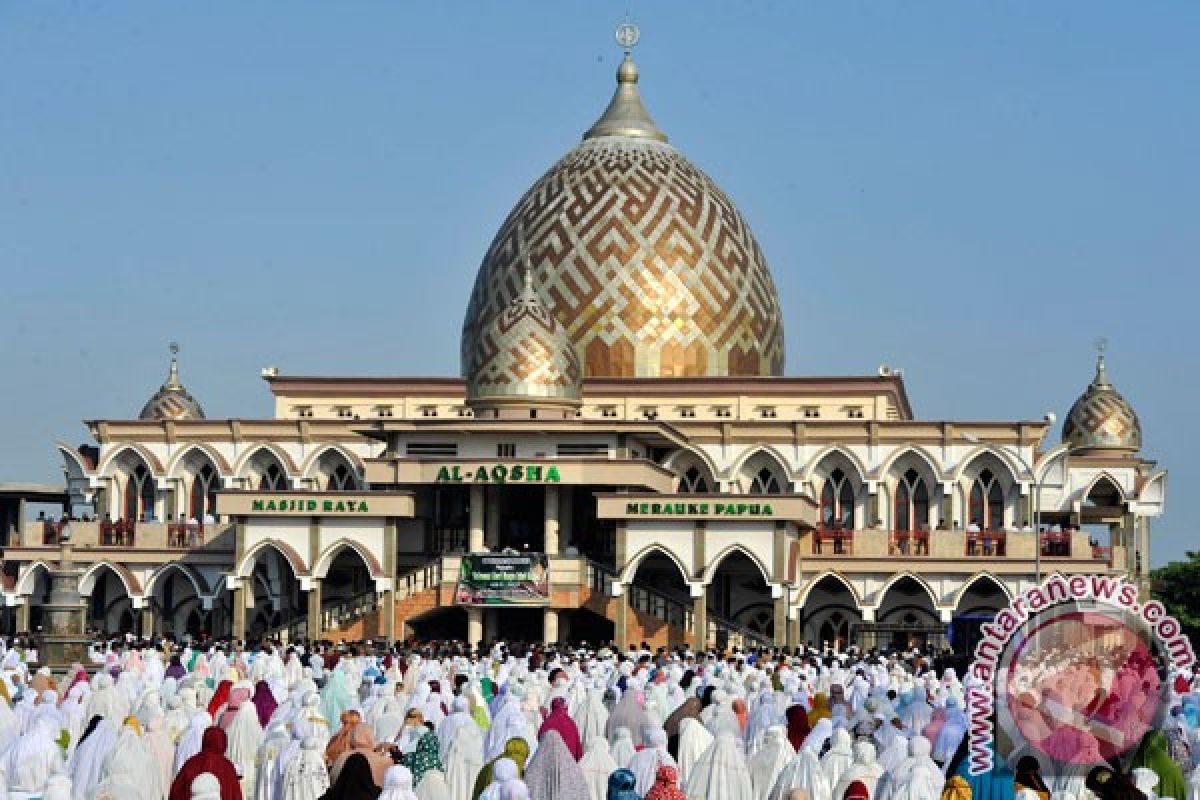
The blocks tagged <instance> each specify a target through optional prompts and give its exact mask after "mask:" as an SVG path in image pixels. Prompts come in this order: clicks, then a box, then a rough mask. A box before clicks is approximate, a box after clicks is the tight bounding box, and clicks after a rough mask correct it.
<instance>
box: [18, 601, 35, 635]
mask: <svg viewBox="0 0 1200 800" xmlns="http://www.w3.org/2000/svg"><path fill="white" fill-rule="evenodd" d="M23 599H24V600H25V602H24V603H21V605H19V606H17V630H16V633H29V603H30V601H31V600H32V598H31V597H28V596H26V597H25V598H23Z"/></svg>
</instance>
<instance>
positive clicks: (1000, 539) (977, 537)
mask: <svg viewBox="0 0 1200 800" xmlns="http://www.w3.org/2000/svg"><path fill="white" fill-rule="evenodd" d="M1014 533H1015V531H1014ZM966 534H967V556H968V557H969V558H977V557H979V558H997V557H999V558H1003V557H1004V555H1005V543H1006V541H1007V539H1008V532H1007V531H967V532H966Z"/></svg>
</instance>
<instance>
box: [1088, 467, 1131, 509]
mask: <svg viewBox="0 0 1200 800" xmlns="http://www.w3.org/2000/svg"><path fill="white" fill-rule="evenodd" d="M1101 481H1107V482H1108V483H1110V484H1111V485H1112V487H1113V488H1114V489H1116V490H1117V496H1118V497H1119V498H1120V499H1121V502H1122V503H1128V502H1129V497H1128V495H1127V494H1126V493H1125V487H1124V486H1122V485H1121V482H1120V481H1119V480H1117V479H1116V476H1114V475H1113V474H1112V473H1111V472H1109V471H1108V470H1102V471H1101V472H1100V473H1099V474H1098V475H1096V476H1095V477H1094V478H1092V480H1091V481H1090V482H1089V483H1088V485H1087V488H1086V489H1084V490H1083V491H1082V492H1081V493H1080V494H1079V502H1080V503H1086V502H1087V500H1088V498H1089V497H1091V496H1092V491H1093V490H1094V489H1095V488H1096V486H1098V485H1099V484H1100V482H1101Z"/></svg>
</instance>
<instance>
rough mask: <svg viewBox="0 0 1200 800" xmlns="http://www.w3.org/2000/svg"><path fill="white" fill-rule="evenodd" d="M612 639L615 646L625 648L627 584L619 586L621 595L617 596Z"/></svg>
mask: <svg viewBox="0 0 1200 800" xmlns="http://www.w3.org/2000/svg"><path fill="white" fill-rule="evenodd" d="M613 639H614V640H615V641H616V643H617V648H618V649H621V648H625V647H627V646H628V644H629V586H628V585H627V584H626V585H623V586H621V596H620V597H618V598H617V618H616V619H615V620H613Z"/></svg>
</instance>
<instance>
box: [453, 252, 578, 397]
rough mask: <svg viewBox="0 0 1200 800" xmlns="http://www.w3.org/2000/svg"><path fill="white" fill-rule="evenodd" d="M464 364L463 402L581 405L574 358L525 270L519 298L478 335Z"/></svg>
mask: <svg viewBox="0 0 1200 800" xmlns="http://www.w3.org/2000/svg"><path fill="white" fill-rule="evenodd" d="M471 356H472V360H471V362H470V363H469V364H467V369H466V377H467V404H468V405H470V406H471V407H473V408H478V407H481V406H499V405H529V404H531V403H532V404H534V405H546V404H550V405H565V406H570V407H572V408H574V407H577V406H578V405H579V401H580V391H579V389H580V378H581V375H580V369H579V357H578V356H577V355H576V354H575V348H574V346H572V344H571V339H570V338H569V337H568V336H567V332H566V331H565V330H563V327H562V326H561V325H559V324H558V320H556V319H555V318H554V316H553V315H552V314H551V313H550V311H549V310H548V309H547V308H546V306H545V305H544V304H543V303H542V301H541V299H540V298H539V297H538V293H537V290H536V289H534V288H533V276H532V274H531V272H530V271H529V270H526V271H525V275H524V284H523V286H522V288H521V292H520V294H518V295H517V297H516V299H515V300H513V302H511V303H510V304H509V305H508V307H507V308H506V309H504V311H503V313H501V314H499V315H497V316H495V317H492V319H491V320H490V321H489V322H488V324H487V325H486V326H484V328H483V330H482V331H480V333H479V337H478V341H477V343H476V346H475V347H474V348H473V349H472V351H471Z"/></svg>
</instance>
